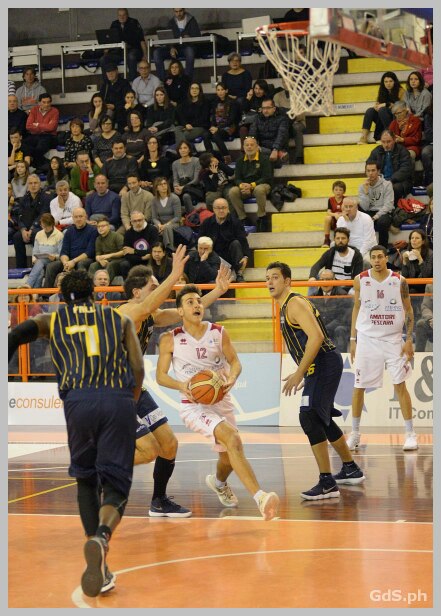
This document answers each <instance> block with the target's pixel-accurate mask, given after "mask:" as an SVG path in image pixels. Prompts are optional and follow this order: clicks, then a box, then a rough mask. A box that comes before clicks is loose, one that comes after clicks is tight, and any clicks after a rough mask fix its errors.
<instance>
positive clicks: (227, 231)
mask: <svg viewBox="0 0 441 616" xmlns="http://www.w3.org/2000/svg"><path fill="white" fill-rule="evenodd" d="M201 236H207V237H211V239H212V240H213V249H214V251H215V252H217V254H218V255H219V256H220V257H222V258H223V259H225V260H228V259H227V257H226V256H225V255H227V254H228V248H229V246H230V244H231V242H232V241H233V240H239V242H240V245H241V246H242V251H243V254H244V256H246V257H249V256H250V247H249V245H248V240H247V235H246V233H245V229H244V227H243V224H242V223H241V221H240V220H239V219H238V218H233V217H232V216H231V214H228V216H227V218H226V220H225V221H224V222H223V223H222V224H219V223H218V222H217V219H216V216H210V218H207V219H206V220H204V222H203V223H202V224H201V226H200V227H199V237H201Z"/></svg>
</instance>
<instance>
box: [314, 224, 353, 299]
mask: <svg viewBox="0 0 441 616" xmlns="http://www.w3.org/2000/svg"><path fill="white" fill-rule="evenodd" d="M349 238H350V231H349V229H347V228H346V227H339V228H338V229H336V231H335V236H334V246H333V247H332V248H330V249H329V250H327V251H326V252H324V253H323V254H322V256H321V257H320V259H319V260H318V261H316V263H314V265H313V266H312V267H311V271H310V272H309V280H317V279H318V277H319V273H320V271H321V270H322V269H325V270H331V271H332V273H333V275H334V278H335V279H336V280H353V279H354V278H355V276H358V274H359V273H360V272H361V271H362V270H363V257H362V255H361V252H360V251H359V250H358V248H356V247H355V246H351V245H350V244H349V241H350V240H349ZM320 280H322V279H320ZM316 288H317V287H314V289H316ZM338 288H339V289H342V290H343V291H344V292H345V293H351V292H352V287H338ZM311 289H312V287H311Z"/></svg>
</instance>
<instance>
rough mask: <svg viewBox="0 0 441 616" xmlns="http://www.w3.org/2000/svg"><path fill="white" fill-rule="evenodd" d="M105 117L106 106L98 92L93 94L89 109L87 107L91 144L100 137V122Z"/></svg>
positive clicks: (106, 113)
mask: <svg viewBox="0 0 441 616" xmlns="http://www.w3.org/2000/svg"><path fill="white" fill-rule="evenodd" d="M105 115H109V116H110V113H108V112H107V109H106V105H105V104H104V100H103V97H102V96H101V94H100V93H99V92H95V94H94V95H93V96H92V98H91V99H90V107H89V113H88V116H89V131H90V135H91V137H92V141H93V143H95V141H96V140H97V139H98V137H99V136H100V135H101V127H100V120H101V118H103V117H104V116H105Z"/></svg>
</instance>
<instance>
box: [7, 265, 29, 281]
mask: <svg viewBox="0 0 441 616" xmlns="http://www.w3.org/2000/svg"><path fill="white" fill-rule="evenodd" d="M31 269H32V268H30V267H15V268H13V269H9V270H8V278H14V279H17V278H24V277H25V276H26V274H29V272H30V271H31Z"/></svg>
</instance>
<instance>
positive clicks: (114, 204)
mask: <svg viewBox="0 0 441 616" xmlns="http://www.w3.org/2000/svg"><path fill="white" fill-rule="evenodd" d="M94 187H95V190H94V192H93V193H91V194H90V195H89V196H88V197H86V213H87V216H88V218H89V223H90V224H92V225H96V223H97V221H98V220H101V219H102V217H103V216H107V218H108V219H109V222H110V224H111V225H112V226H113V228H114V229H118V227H119V225H120V224H121V199H120V197H119V195H117V194H116V193H115V192H113V190H109V180H108V179H107V177H106V176H105V175H104V174H102V173H99V174H98V175H97V176H95V182H94Z"/></svg>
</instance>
